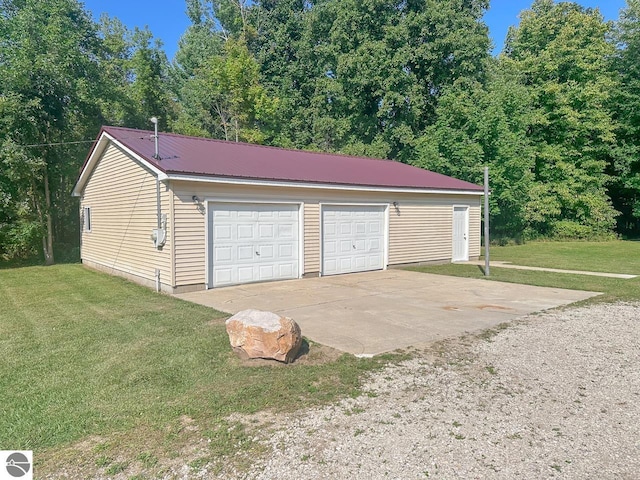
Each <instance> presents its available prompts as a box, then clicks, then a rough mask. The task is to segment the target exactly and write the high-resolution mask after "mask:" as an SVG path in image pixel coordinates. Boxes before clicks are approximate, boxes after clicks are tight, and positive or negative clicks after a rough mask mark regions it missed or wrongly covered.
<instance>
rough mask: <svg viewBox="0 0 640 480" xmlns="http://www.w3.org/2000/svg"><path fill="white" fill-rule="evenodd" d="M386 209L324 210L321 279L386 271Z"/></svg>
mask: <svg viewBox="0 0 640 480" xmlns="http://www.w3.org/2000/svg"><path fill="white" fill-rule="evenodd" d="M386 211H387V207H386V206H385V205H323V206H322V275H338V274H341V273H353V272H365V271H369V270H381V269H383V268H385V266H386V262H385V237H386V221H385V218H386Z"/></svg>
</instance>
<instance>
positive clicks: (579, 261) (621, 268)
mask: <svg viewBox="0 0 640 480" xmlns="http://www.w3.org/2000/svg"><path fill="white" fill-rule="evenodd" d="M538 251H539V252H540V254H539V257H538V256H537V254H536V252H538ZM491 259H492V260H502V261H510V262H512V263H514V264H519V265H527V266H536V267H550V268H561V269H568V270H591V271H602V272H609V273H630V274H634V273H635V274H639V275H640V242H631V241H615V242H602V243H595V242H573V243H567V242H558V243H554V242H532V243H529V244H526V245H516V246H507V247H492V248H491ZM411 270H415V271H419V272H426V273H435V274H440V275H452V276H457V277H467V278H478V279H483V280H488V281H491V280H493V281H500V282H509V283H522V284H527V285H537V286H542V287H555V288H568V289H573V290H587V291H592V292H602V293H603V295H601V296H598V297H594V298H593V299H591V300H587V302H614V301H619V300H624V301H635V300H640V277H638V278H634V279H630V280H624V279H618V278H608V277H595V276H587V275H577V274H565V273H551V272H538V271H528V270H515V269H509V268H500V267H496V266H493V265H492V266H491V276H490V277H488V278H487V277H485V276H484V274H483V271H482V269H481V268H479V267H477V266H474V265H458V264H455V265H454V264H447V265H434V266H426V267H414V268H411Z"/></svg>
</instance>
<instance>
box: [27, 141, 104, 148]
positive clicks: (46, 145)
mask: <svg viewBox="0 0 640 480" xmlns="http://www.w3.org/2000/svg"><path fill="white" fill-rule="evenodd" d="M93 142H95V140H78V141H77V142H56V143H33V144H31V145H21V147H25V148H26V147H55V146H58V145H78V144H80V143H93Z"/></svg>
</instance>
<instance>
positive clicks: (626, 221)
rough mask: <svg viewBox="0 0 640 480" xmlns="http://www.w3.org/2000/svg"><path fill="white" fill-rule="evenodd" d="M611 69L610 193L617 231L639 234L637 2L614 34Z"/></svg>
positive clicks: (630, 3) (639, 33)
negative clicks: (613, 138) (613, 135)
mask: <svg viewBox="0 0 640 480" xmlns="http://www.w3.org/2000/svg"><path fill="white" fill-rule="evenodd" d="M613 38H614V41H615V42H616V44H617V47H618V49H617V52H616V56H615V58H614V62H613V63H614V67H615V70H616V73H617V75H618V78H619V87H618V88H617V89H616V90H615V91H614V93H613V96H612V98H611V102H610V108H611V112H612V114H613V116H614V118H615V119H616V120H617V122H618V125H617V127H618V128H617V130H616V136H617V139H618V142H617V145H616V149H615V152H614V156H613V161H612V162H611V165H610V169H609V173H610V175H611V182H610V186H609V192H610V194H611V197H612V201H613V204H614V206H615V207H616V209H617V210H619V211H620V212H621V215H620V217H619V219H618V231H619V232H621V233H626V234H632V235H638V234H640V1H639V0H628V1H627V7H626V8H625V9H624V10H623V11H622V12H621V15H620V20H619V21H618V23H617V25H616V28H615V31H614V36H613Z"/></svg>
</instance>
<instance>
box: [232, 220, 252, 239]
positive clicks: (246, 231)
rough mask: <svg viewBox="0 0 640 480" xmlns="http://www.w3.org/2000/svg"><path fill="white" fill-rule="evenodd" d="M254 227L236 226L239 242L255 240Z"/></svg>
mask: <svg viewBox="0 0 640 480" xmlns="http://www.w3.org/2000/svg"><path fill="white" fill-rule="evenodd" d="M254 234H255V233H254V229H253V225H243V224H240V225H237V226H236V238H237V239H238V240H253V237H254Z"/></svg>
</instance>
